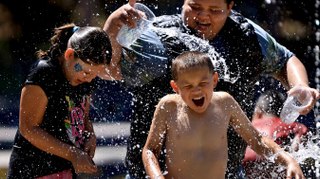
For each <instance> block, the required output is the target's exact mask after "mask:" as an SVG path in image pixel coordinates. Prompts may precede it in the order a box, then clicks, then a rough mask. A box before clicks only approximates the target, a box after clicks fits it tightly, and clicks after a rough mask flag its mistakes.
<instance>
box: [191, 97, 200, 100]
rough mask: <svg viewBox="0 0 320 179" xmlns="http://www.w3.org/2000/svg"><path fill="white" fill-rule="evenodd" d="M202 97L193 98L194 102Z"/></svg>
mask: <svg viewBox="0 0 320 179" xmlns="http://www.w3.org/2000/svg"><path fill="white" fill-rule="evenodd" d="M201 98H202V97H198V98H193V99H194V100H199V99H201Z"/></svg>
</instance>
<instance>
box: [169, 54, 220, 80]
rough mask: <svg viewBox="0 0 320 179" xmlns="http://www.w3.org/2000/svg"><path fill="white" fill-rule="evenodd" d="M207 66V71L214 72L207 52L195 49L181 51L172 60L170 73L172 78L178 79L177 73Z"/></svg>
mask: <svg viewBox="0 0 320 179" xmlns="http://www.w3.org/2000/svg"><path fill="white" fill-rule="evenodd" d="M203 67H208V68H209V72H210V73H213V72H214V66H213V64H212V61H211V58H210V57H209V55H208V54H206V53H202V52H196V51H188V52H183V53H181V54H180V55H179V56H177V57H176V58H175V59H174V60H173V61H172V67H171V74H172V79H173V80H175V81H176V80H178V73H180V72H183V71H187V70H192V69H197V68H203Z"/></svg>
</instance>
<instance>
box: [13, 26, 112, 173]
mask: <svg viewBox="0 0 320 179" xmlns="http://www.w3.org/2000/svg"><path fill="white" fill-rule="evenodd" d="M51 44H52V46H51V47H50V49H49V50H48V51H46V52H45V51H39V52H38V57H39V60H38V61H37V63H35V64H34V66H33V67H32V68H31V71H30V73H29V75H28V76H27V79H26V81H25V83H24V86H23V88H22V91H21V99H20V115H19V129H18V131H17V134H16V136H15V139H14V145H13V151H12V154H11V158H10V164H9V172H8V178H56V177H62V178H73V177H75V173H93V172H96V170H97V168H96V166H95V164H94V163H93V160H92V158H93V156H94V151H95V147H96V143H95V142H96V138H95V135H94V132H93V127H92V124H91V122H90V121H89V119H88V110H89V103H90V101H89V98H90V96H89V95H90V93H91V91H92V90H93V89H94V81H95V80H94V79H95V78H96V77H97V74H98V73H99V72H100V71H101V70H104V64H109V63H110V59H111V45H110V41H109V39H108V37H107V34H106V33H105V32H104V31H103V30H102V29H100V28H97V27H77V26H75V25H74V24H67V25H64V26H62V27H59V28H56V29H55V34H54V36H53V37H52V38H51Z"/></svg>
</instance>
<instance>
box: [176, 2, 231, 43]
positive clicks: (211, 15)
mask: <svg viewBox="0 0 320 179" xmlns="http://www.w3.org/2000/svg"><path fill="white" fill-rule="evenodd" d="M232 6H233V1H232V2H231V3H230V4H227V2H226V0H185V1H184V4H183V6H182V18H183V21H184V23H185V25H186V26H188V27H189V28H191V29H193V30H195V31H196V32H197V35H198V36H199V37H202V38H204V39H209V40H211V39H213V38H214V37H215V36H216V35H217V34H218V33H219V32H220V30H221V29H222V27H223V26H224V24H225V22H226V19H227V17H228V15H229V13H230V11H231V8H232Z"/></svg>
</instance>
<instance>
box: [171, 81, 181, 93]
mask: <svg viewBox="0 0 320 179" xmlns="http://www.w3.org/2000/svg"><path fill="white" fill-rule="evenodd" d="M170 85H171V87H172V89H173V91H175V92H176V93H177V94H179V87H178V86H177V83H176V82H175V81H173V80H171V81H170Z"/></svg>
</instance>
